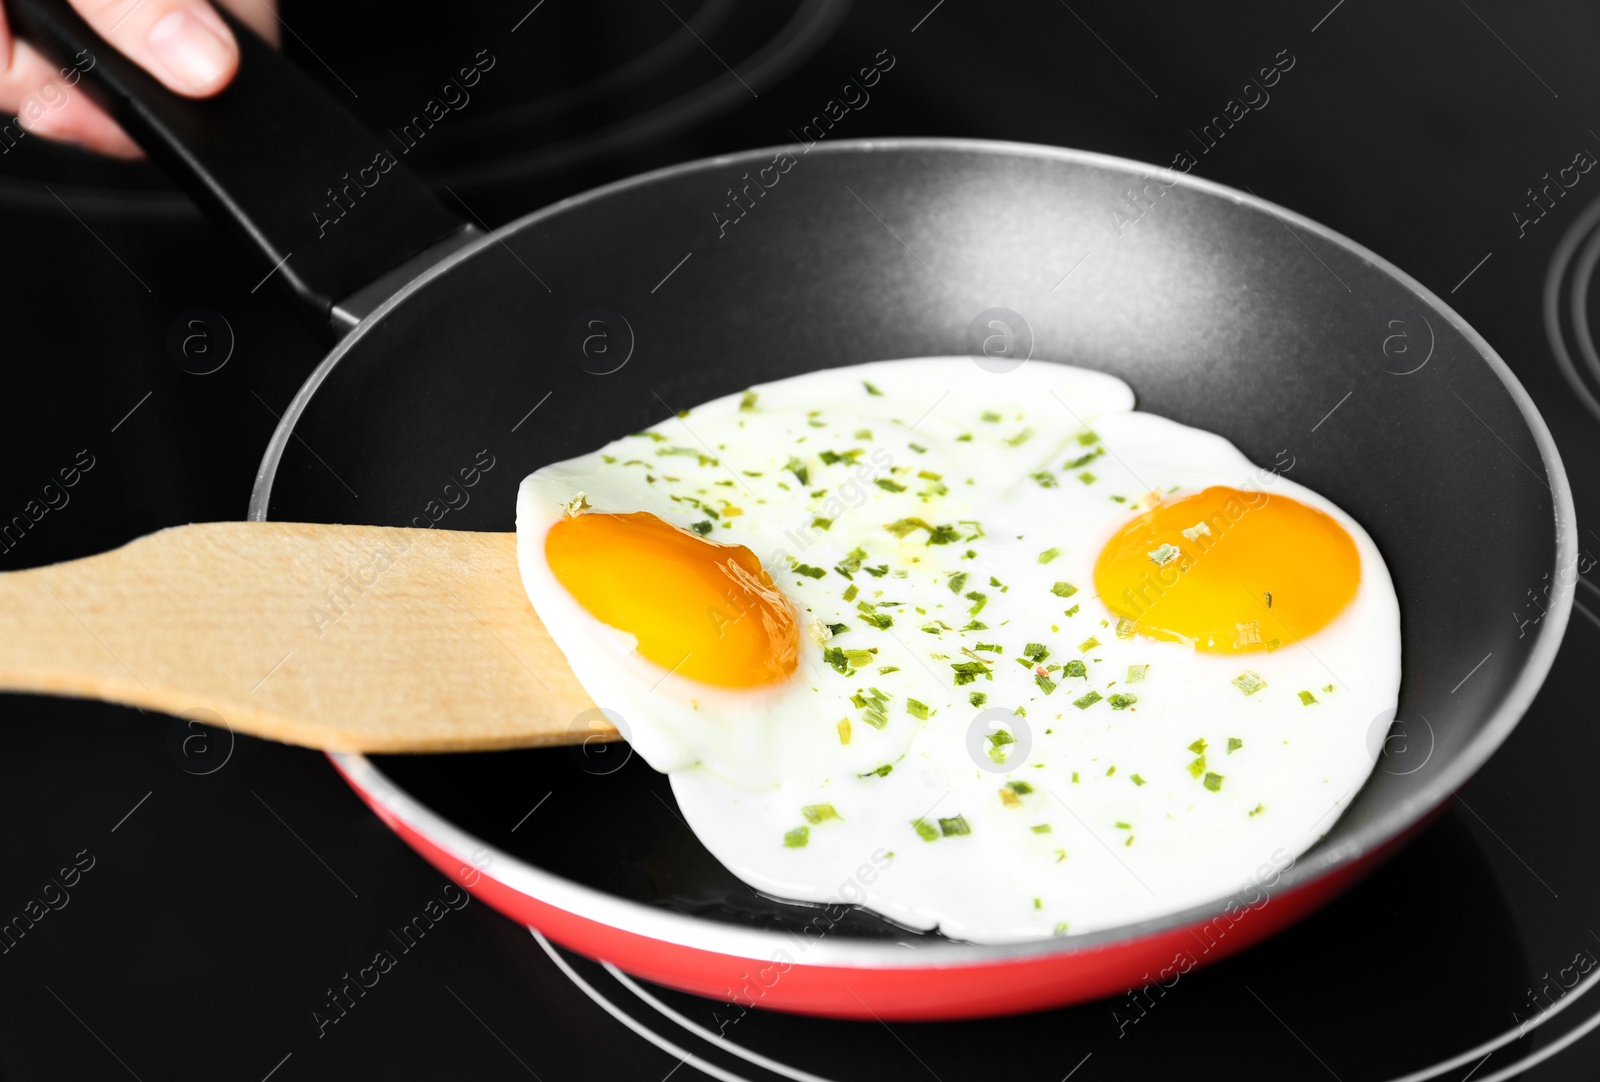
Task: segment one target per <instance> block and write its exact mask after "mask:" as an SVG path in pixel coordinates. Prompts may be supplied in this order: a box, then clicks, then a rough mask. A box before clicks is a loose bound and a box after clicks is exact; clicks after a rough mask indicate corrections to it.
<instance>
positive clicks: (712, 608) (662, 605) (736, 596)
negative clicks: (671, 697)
mask: <svg viewBox="0 0 1600 1082" xmlns="http://www.w3.org/2000/svg"><path fill="white" fill-rule="evenodd" d="M544 554H545V559H546V561H547V562H548V563H549V565H550V570H551V571H552V572H554V573H555V576H556V581H558V582H560V583H561V585H562V586H564V587H566V589H567V591H568V592H569V593H570V594H572V596H573V598H575V599H576V600H577V602H578V604H580V605H582V606H583V607H584V608H585V609H586V610H588V612H589V614H590V615H592V616H593V617H595V619H597V620H600V621H601V622H602V623H605V624H609V625H610V626H612V627H614V628H617V629H619V630H621V631H626V632H627V633H629V634H630V635H632V636H634V638H635V639H637V640H638V650H639V653H640V654H642V655H644V656H645V657H647V658H649V659H650V660H651V661H653V662H655V663H656V664H657V665H660V666H661V667H662V668H664V669H667V670H669V671H672V672H677V673H681V674H682V675H684V676H686V677H689V678H690V679H693V680H698V681H701V682H702V683H706V684H714V685H716V686H718V687H728V688H753V687H760V686H762V685H764V684H773V683H777V682H778V681H780V680H783V679H785V678H786V677H788V676H789V675H790V674H791V673H793V672H794V670H795V665H796V663H797V660H798V657H799V652H800V640H799V631H798V626H797V625H798V621H797V619H796V617H795V611H794V606H792V605H791V604H790V603H789V599H788V598H787V597H785V596H784V594H783V592H782V591H781V590H779V589H778V587H776V586H775V585H773V582H772V579H771V578H770V577H769V576H768V575H767V573H766V571H765V570H764V569H763V568H762V566H761V561H760V560H759V559H757V558H756V554H755V553H753V552H751V551H750V550H749V549H747V548H745V547H744V546H743V545H721V544H717V543H716V542H714V541H707V540H706V539H705V538H703V537H700V536H698V535H696V534H692V533H690V532H688V531H687V530H680V529H679V528H678V527H676V526H672V525H670V524H668V523H666V522H663V521H662V520H661V519H659V518H657V517H656V516H655V515H652V514H649V513H647V512H643V511H640V512H635V513H632V514H626V515H611V514H600V513H598V512H589V513H587V514H581V515H576V516H573V517H568V518H563V519H561V521H559V522H557V523H556V524H555V525H554V526H552V527H551V528H550V532H549V533H548V534H547V535H546V536H545V541H544Z"/></svg>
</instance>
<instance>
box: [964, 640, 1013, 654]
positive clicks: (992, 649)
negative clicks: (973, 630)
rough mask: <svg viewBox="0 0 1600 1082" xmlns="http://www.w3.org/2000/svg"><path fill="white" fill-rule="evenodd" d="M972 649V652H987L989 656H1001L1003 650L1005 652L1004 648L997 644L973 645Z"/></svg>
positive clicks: (983, 643) (982, 643)
mask: <svg viewBox="0 0 1600 1082" xmlns="http://www.w3.org/2000/svg"><path fill="white" fill-rule="evenodd" d="M972 648H973V649H974V650H987V651H989V653H991V654H1003V653H1005V650H1006V648H1005V647H1004V646H1001V645H1000V644H999V643H997V642H980V643H975V644H974V645H973V647H972Z"/></svg>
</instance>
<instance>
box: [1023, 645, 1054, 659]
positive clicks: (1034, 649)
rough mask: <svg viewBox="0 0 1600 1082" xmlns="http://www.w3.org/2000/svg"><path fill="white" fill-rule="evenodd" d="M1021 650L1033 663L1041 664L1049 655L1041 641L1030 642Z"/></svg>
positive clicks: (1047, 649)
mask: <svg viewBox="0 0 1600 1082" xmlns="http://www.w3.org/2000/svg"><path fill="white" fill-rule="evenodd" d="M1022 652H1023V654H1024V655H1026V656H1027V658H1028V659H1029V660H1030V661H1032V662H1033V663H1034V664H1035V665H1039V664H1042V663H1043V662H1044V659H1045V658H1047V657H1049V656H1050V650H1049V648H1048V647H1046V646H1045V644H1044V643H1042V642H1030V643H1029V644H1028V645H1026V646H1024V647H1023V648H1022Z"/></svg>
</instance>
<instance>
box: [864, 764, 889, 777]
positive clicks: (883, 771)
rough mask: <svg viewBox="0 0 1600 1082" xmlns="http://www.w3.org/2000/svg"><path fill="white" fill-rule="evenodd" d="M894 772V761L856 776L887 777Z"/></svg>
mask: <svg viewBox="0 0 1600 1082" xmlns="http://www.w3.org/2000/svg"><path fill="white" fill-rule="evenodd" d="M892 773H894V764H893V763H884V764H883V765H882V766H880V767H878V769H876V770H869V771H867V772H866V773H865V774H857V775H856V777H858V778H887V777H888V776H889V775H890V774H892Z"/></svg>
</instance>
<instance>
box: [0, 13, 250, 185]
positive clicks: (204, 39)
mask: <svg viewBox="0 0 1600 1082" xmlns="http://www.w3.org/2000/svg"><path fill="white" fill-rule="evenodd" d="M218 2H219V4H220V5H221V6H222V7H224V8H226V9H227V10H228V11H230V12H231V13H232V14H233V15H234V16H236V17H237V18H238V19H239V20H240V21H241V22H243V23H244V24H245V25H246V26H248V27H250V29H252V30H254V31H255V32H256V33H257V34H259V35H261V37H263V38H265V39H266V40H267V41H269V42H272V43H273V44H276V43H277V41H278V17H277V12H276V7H277V0H218ZM71 3H72V6H73V7H74V8H76V9H77V11H78V14H79V15H81V16H82V17H83V19H84V21H85V22H87V23H88V24H89V25H90V26H91V27H92V28H93V29H94V31H95V33H97V34H99V35H100V36H101V37H102V38H104V39H105V40H107V41H109V42H110V43H111V44H112V45H113V46H115V47H116V48H117V50H118V51H119V52H121V53H122V54H123V55H124V56H126V57H128V58H129V59H130V60H133V61H134V62H135V63H137V64H138V65H139V66H140V67H142V68H144V69H145V70H146V71H148V72H150V74H152V75H154V76H155V77H156V78H157V79H160V80H161V82H163V83H164V84H166V85H167V86H168V87H170V88H171V89H172V90H174V91H176V92H178V93H179V94H184V95H187V96H188V97H192V98H206V97H210V96H211V95H213V94H215V93H217V92H218V91H219V90H221V89H222V88H223V87H225V86H227V85H228V82H229V80H231V79H232V78H233V73H234V71H235V70H237V68H238V66H239V46H238V43H237V42H235V41H234V38H233V33H232V31H230V30H229V29H228V26H227V24H226V23H224V22H223V21H222V18H221V16H219V15H218V14H217V13H216V11H215V10H214V9H213V8H212V7H211V5H210V4H209V3H207V0H71ZM84 70H87V69H84ZM81 75H82V72H81V71H79V70H74V68H72V67H70V66H69V67H67V68H65V69H62V68H58V67H57V65H55V64H52V63H51V62H50V61H48V60H46V59H45V58H44V57H43V56H41V55H40V54H39V53H38V52H37V51H36V50H35V49H34V48H33V47H32V46H31V45H29V44H28V42H27V41H24V40H22V39H19V38H16V37H14V36H13V35H12V33H11V30H10V27H9V26H8V25H7V22H6V16H5V10H4V7H3V5H0V127H4V126H10V127H12V128H14V129H20V130H22V131H25V132H27V133H28V134H30V135H38V136H42V137H43V138H46V139H54V140H57V141H58V142H64V143H75V144H78V145H80V146H83V147H85V148H86V149H88V150H92V151H96V152H98V153H101V154H110V155H112V156H114V157H118V158H137V157H139V156H140V150H139V148H138V147H137V146H136V145H135V144H134V142H133V140H132V139H129V138H128V136H127V133H126V132H124V131H123V130H122V129H121V128H120V127H118V126H117V123H116V121H114V120H112V119H111V118H110V117H109V116H107V115H106V114H105V113H104V112H103V111H102V110H101V109H100V108H99V107H98V106H97V105H95V104H94V103H92V102H91V101H89V99H88V98H87V97H86V96H85V95H84V94H83V93H82V91H81V90H79V89H77V84H78V80H79V78H80V77H81Z"/></svg>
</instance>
